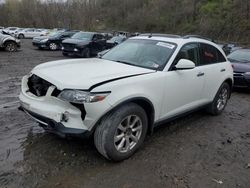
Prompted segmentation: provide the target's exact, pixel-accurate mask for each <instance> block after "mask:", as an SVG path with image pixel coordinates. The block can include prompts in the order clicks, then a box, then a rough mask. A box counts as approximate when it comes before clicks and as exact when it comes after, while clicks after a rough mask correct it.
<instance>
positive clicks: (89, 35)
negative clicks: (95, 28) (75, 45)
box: [71, 32, 94, 40]
mask: <svg viewBox="0 0 250 188" xmlns="http://www.w3.org/2000/svg"><path fill="white" fill-rule="evenodd" d="M93 35H94V34H93V33H84V32H78V33H76V34H74V35H73V36H72V37H71V38H72V39H80V40H91V39H92V37H93Z"/></svg>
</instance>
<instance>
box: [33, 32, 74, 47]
mask: <svg viewBox="0 0 250 188" xmlns="http://www.w3.org/2000/svg"><path fill="white" fill-rule="evenodd" d="M77 32H78V31H67V32H57V33H54V34H52V35H51V36H48V37H46V36H45V37H36V38H34V39H33V45H34V46H37V47H38V48H39V49H49V50H59V49H61V48H62V41H63V40H65V39H67V38H70V37H72V36H73V35H74V34H76V33H77Z"/></svg>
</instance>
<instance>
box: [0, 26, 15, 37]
mask: <svg viewBox="0 0 250 188" xmlns="http://www.w3.org/2000/svg"><path fill="white" fill-rule="evenodd" d="M18 29H19V27H7V28H5V29H3V31H4V32H5V33H8V34H10V35H13V36H14V34H15V32H16V31H17V30H18Z"/></svg>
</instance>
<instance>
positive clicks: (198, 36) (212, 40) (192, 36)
mask: <svg viewBox="0 0 250 188" xmlns="http://www.w3.org/2000/svg"><path fill="white" fill-rule="evenodd" d="M183 38H184V39H188V38H199V39H204V40H209V41H211V42H215V41H214V39H211V38H208V37H203V36H200V35H185V36H183Z"/></svg>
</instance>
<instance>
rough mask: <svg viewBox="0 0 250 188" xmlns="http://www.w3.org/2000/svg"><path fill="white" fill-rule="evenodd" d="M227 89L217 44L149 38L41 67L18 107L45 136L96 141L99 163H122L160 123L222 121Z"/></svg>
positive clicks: (225, 65) (229, 79) (226, 69)
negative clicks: (188, 117) (203, 116)
mask: <svg viewBox="0 0 250 188" xmlns="http://www.w3.org/2000/svg"><path fill="white" fill-rule="evenodd" d="M232 86H233V69H232V66H231V63H230V62H229V61H228V60H227V58H226V56H225V54H224V52H223V50H222V49H221V48H219V47H218V46H217V45H216V44H215V43H213V42H210V41H208V40H205V39H202V38H198V37H197V36H185V37H180V36H173V35H159V34H147V35H142V36H137V37H134V38H130V39H128V40H127V41H125V42H123V43H121V44H120V45H118V46H116V47H114V48H113V49H111V50H110V51H108V52H107V53H106V54H104V55H103V56H102V57H100V58H92V59H69V60H60V61H54V62H49V63H45V64H41V65H38V66H37V67H35V68H34V69H33V70H32V71H31V72H30V73H29V74H28V75H27V76H25V77H24V78H23V79H22V89H21V93H20V96H19V99H20V103H21V107H20V109H21V110H23V111H24V112H26V113H27V114H28V115H30V116H31V117H32V118H33V119H34V120H35V121H37V122H39V124H40V125H41V127H43V128H44V129H45V130H47V131H49V132H53V133H56V134H58V135H60V136H68V135H69V136H72V135H84V136H89V135H93V137H94V142H95V146H96V148H97V150H98V151H99V152H100V153H101V154H102V155H103V156H104V157H106V158H107V159H110V160H114V161H121V160H124V159H127V158H128V157H130V156H131V155H132V154H133V153H135V152H136V151H137V149H138V148H139V147H140V146H141V145H142V143H143V141H144V139H145V137H146V134H147V133H149V134H150V133H152V132H153V129H154V127H155V126H157V125H159V124H161V123H163V122H166V121H170V120H173V119H174V118H177V117H180V116H183V115H185V114H187V113H188V112H192V111H194V110H197V109H200V108H206V109H207V111H208V112H209V113H211V114H213V115H218V114H220V113H222V111H223V110H224V108H225V107H226V104H227V101H228V99H229V97H230V94H231V89H232ZM166 144H167V143H166Z"/></svg>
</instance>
